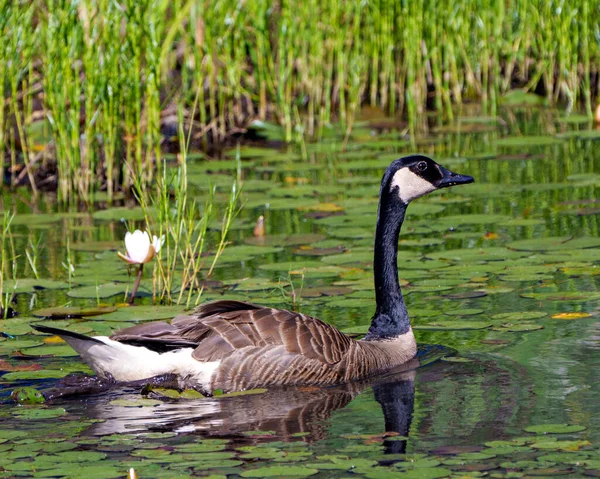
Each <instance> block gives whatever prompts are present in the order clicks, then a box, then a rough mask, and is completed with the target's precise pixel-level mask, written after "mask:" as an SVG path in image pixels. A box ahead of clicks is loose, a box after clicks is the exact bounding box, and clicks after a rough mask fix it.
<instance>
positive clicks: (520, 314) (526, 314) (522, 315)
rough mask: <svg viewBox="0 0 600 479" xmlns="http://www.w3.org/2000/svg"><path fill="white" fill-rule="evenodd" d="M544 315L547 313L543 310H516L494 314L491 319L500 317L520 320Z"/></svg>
mask: <svg viewBox="0 0 600 479" xmlns="http://www.w3.org/2000/svg"><path fill="white" fill-rule="evenodd" d="M544 316H548V313H545V312H543V311H517V312H513V313H498V314H494V315H493V316H492V319H501V320H504V321H522V320H530V319H538V318H543V317H544Z"/></svg>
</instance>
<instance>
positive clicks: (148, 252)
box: [117, 230, 165, 264]
mask: <svg viewBox="0 0 600 479" xmlns="http://www.w3.org/2000/svg"><path fill="white" fill-rule="evenodd" d="M164 241H165V237H164V236H163V237H162V238H160V239H159V238H157V237H156V236H154V237H153V238H152V242H150V235H149V234H148V233H147V232H146V231H140V230H135V231H134V232H133V233H130V232H129V231H128V232H127V233H126V234H125V249H126V250H127V255H124V254H122V253H117V254H118V255H119V258H121V259H122V260H123V261H125V262H126V263H129V264H144V263H149V262H150V261H152V259H153V258H154V256H155V255H156V253H158V252H159V251H160V248H161V246H162V244H163V243H164Z"/></svg>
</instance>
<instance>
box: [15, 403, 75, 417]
mask: <svg viewBox="0 0 600 479" xmlns="http://www.w3.org/2000/svg"><path fill="white" fill-rule="evenodd" d="M66 413H67V411H65V410H64V409H63V408H61V407H57V408H51V407H45V406H41V407H37V406H22V407H20V408H16V409H15V410H14V412H13V414H14V415H16V416H18V417H19V418H21V419H36V420H37V419H42V420H43V419H53V418H55V417H60V416H64V415H65V414H66Z"/></svg>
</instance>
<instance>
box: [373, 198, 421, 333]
mask: <svg viewBox="0 0 600 479" xmlns="http://www.w3.org/2000/svg"><path fill="white" fill-rule="evenodd" d="M405 213H406V204H405V203H403V202H402V201H401V200H400V198H399V197H398V195H397V191H391V192H389V193H387V194H386V193H385V191H384V188H382V192H381V200H380V203H379V212H378V215H377V216H378V217H377V229H376V232H375V257H374V260H373V272H374V274H375V298H376V301H377V309H376V311H375V315H374V316H373V320H372V322H371V327H370V328H369V333H368V334H367V336H366V337H365V340H377V339H388V338H393V337H396V336H399V335H401V334H404V333H407V332H408V331H409V330H410V321H409V318H408V312H407V311H406V305H405V304H404V298H403V297H402V292H401V291H400V283H399V282H398V237H399V235H400V228H401V227H402V223H403V221H404V215H405Z"/></svg>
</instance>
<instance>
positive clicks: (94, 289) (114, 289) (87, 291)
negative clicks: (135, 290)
mask: <svg viewBox="0 0 600 479" xmlns="http://www.w3.org/2000/svg"><path fill="white" fill-rule="evenodd" d="M129 289H131V285H129V284H126V283H104V284H99V285H97V286H96V285H94V286H82V287H79V288H73V289H72V290H71V291H69V292H68V293H67V295H68V296H71V297H72V298H92V299H93V298H102V299H104V298H110V297H111V296H117V295H125V292H126V291H128V290H129ZM140 290H141V288H140Z"/></svg>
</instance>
